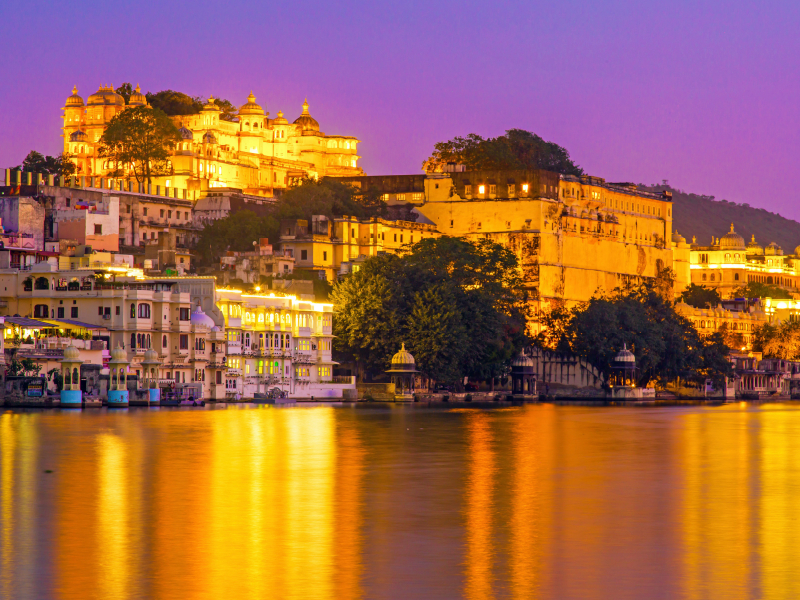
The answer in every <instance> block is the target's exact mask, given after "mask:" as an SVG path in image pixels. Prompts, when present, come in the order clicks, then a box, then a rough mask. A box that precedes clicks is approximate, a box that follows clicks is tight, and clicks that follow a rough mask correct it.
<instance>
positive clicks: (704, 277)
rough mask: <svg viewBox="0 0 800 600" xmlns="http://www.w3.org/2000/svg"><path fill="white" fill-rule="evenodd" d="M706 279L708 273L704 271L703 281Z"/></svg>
mask: <svg viewBox="0 0 800 600" xmlns="http://www.w3.org/2000/svg"><path fill="white" fill-rule="evenodd" d="M705 280H706V274H705V273H703V281H705Z"/></svg>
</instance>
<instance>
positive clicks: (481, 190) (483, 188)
mask: <svg viewBox="0 0 800 600" xmlns="http://www.w3.org/2000/svg"><path fill="white" fill-rule="evenodd" d="M478 193H479V194H485V193H486V186H485V185H479V186H478Z"/></svg>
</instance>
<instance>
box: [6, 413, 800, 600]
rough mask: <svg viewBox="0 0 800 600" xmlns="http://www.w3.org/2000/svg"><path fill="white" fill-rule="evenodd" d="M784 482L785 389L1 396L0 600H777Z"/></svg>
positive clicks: (797, 541)
mask: <svg viewBox="0 0 800 600" xmlns="http://www.w3.org/2000/svg"><path fill="white" fill-rule="evenodd" d="M45 469H48V470H52V471H53V473H50V474H45V473H44V471H45ZM798 498H800V407H797V406H795V405H764V406H756V407H753V406H745V407H740V406H725V407H715V408H704V407H694V408H680V409H655V410H650V409H636V410H630V409H613V408H612V409H587V408H575V407H568V408H567V407H554V406H526V407H523V408H514V409H508V410H489V411H485V410H467V411H447V412H442V411H428V410H425V409H411V408H399V409H395V410H386V411H380V410H363V411H360V410H355V411H349V410H347V409H333V408H304V409H281V410H276V409H274V408H268V407H263V408H258V409H253V408H249V409H236V408H231V409H228V410H205V411H199V410H198V411H157V410H156V411H130V412H107V413H106V412H102V413H101V412H99V411H98V412H97V413H89V412H86V413H77V412H72V413H64V414H59V413H56V412H53V413H15V412H11V411H6V412H3V413H0V597H2V598H40V597H41V598H59V599H61V600H66V599H73V598H81V599H93V598H103V599H120V600H127V599H133V598H181V599H187V600H206V599H212V598H213V599H217V598H288V599H292V598H298V599H299V598H312V599H313V598H319V599H323V598H324V599H327V598H347V599H350V598H384V597H387V598H396V597H436V598H438V597H466V598H470V599H481V600H484V599H493V598H498V599H499V598H515V599H519V600H522V599H528V598H548V599H549V598H556V599H559V600H560V599H562V598H580V599H581V600H583V599H595V598H596V599H605V598H615V600H618V599H622V598H637V599H638V598H648V599H649V598H670V599H671V598H680V599H686V600H695V599H697V600H700V599H710V600H716V599H720V600H722V599H726V600H727V599H731V600H743V599H746V598H768V599H784V598H798V597H800V582H798V580H797V578H796V576H795V571H796V565H797V564H798V563H799V562H800V532H799V531H798V528H797V527H796V526H795V524H796V523H797V521H798V519H800V516H798V512H797V508H796V507H797V506H798V500H797V499H798Z"/></svg>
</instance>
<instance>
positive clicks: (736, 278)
mask: <svg viewBox="0 0 800 600" xmlns="http://www.w3.org/2000/svg"><path fill="white" fill-rule="evenodd" d="M733 280H734V281H739V274H738V273H734V274H733Z"/></svg>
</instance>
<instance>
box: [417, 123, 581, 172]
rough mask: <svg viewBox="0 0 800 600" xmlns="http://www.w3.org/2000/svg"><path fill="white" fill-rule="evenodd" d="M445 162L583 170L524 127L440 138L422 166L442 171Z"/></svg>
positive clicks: (478, 167) (485, 167)
mask: <svg viewBox="0 0 800 600" xmlns="http://www.w3.org/2000/svg"><path fill="white" fill-rule="evenodd" d="M448 163H457V164H463V165H465V166H466V168H467V170H469V171H476V170H499V169H509V170H517V169H544V170H546V171H554V172H556V173H563V174H564V175H582V174H583V169H581V168H580V167H579V166H578V165H576V164H575V163H574V162H573V161H572V159H571V158H570V156H569V152H568V151H567V150H566V149H565V148H562V147H561V146H559V145H558V144H556V143H554V142H546V141H544V140H543V139H542V138H540V137H539V136H538V135H536V134H535V133H531V132H530V131H525V130H523V129H509V130H508V131H506V133H505V135H501V136H498V137H496V138H486V139H484V138H482V137H481V136H479V135H476V134H474V133H471V134H469V135H468V136H467V137H465V138H463V137H455V138H453V139H452V140H449V141H446V142H439V143H437V144H435V145H434V150H433V154H431V156H429V157H428V159H427V160H425V161H424V162H423V163H422V169H423V170H424V171H427V172H436V171H443V170H444V167H445V166H446V165H447V164H448Z"/></svg>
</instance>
